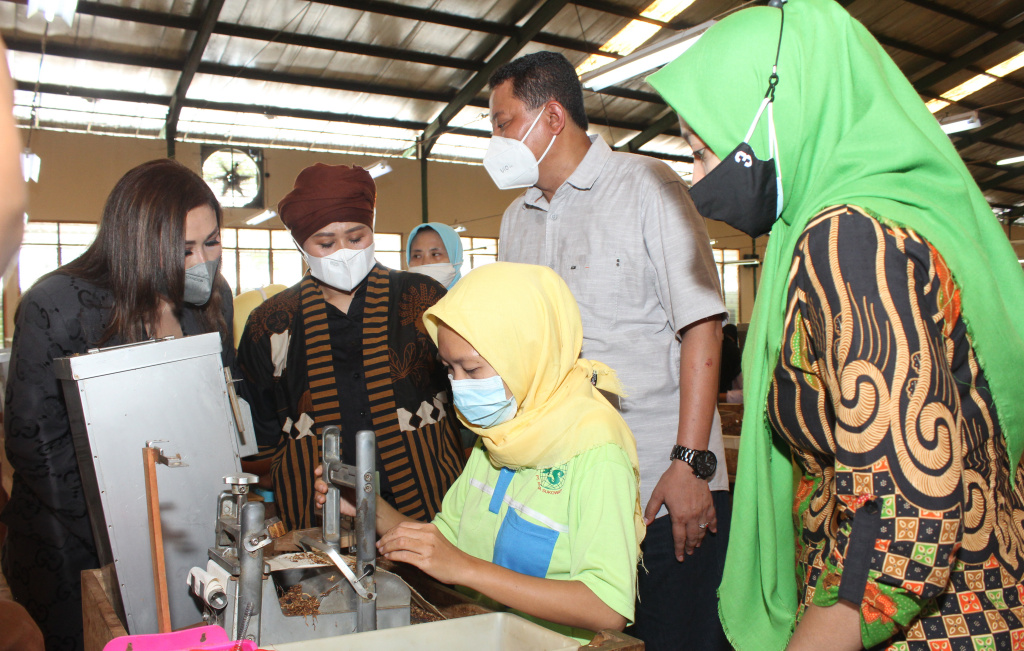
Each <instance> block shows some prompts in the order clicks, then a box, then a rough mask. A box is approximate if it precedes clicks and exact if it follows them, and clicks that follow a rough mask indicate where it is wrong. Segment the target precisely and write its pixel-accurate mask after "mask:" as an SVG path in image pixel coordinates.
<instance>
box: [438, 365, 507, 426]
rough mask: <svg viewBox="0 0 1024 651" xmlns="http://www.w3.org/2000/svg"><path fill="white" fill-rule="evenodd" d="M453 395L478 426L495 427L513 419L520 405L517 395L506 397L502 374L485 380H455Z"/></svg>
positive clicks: (464, 412) (461, 410) (463, 412)
mask: <svg viewBox="0 0 1024 651" xmlns="http://www.w3.org/2000/svg"><path fill="white" fill-rule="evenodd" d="M448 379H450V380H451V382H452V396H453V397H454V399H455V406H456V407H457V408H458V410H459V411H460V412H462V415H463V416H464V417H465V419H466V420H468V421H469V422H470V423H472V424H474V425H476V426H477V427H494V426H495V425H500V424H502V423H504V422H505V421H508V420H512V418H513V417H515V415H516V410H517V409H518V408H519V406H518V405H517V404H516V397H515V396H512V397H511V398H506V397H505V385H504V383H502V381H501V376H500V375H495V376H494V377H489V378H484V379H483V380H454V379H452V377H451V376H450V375H449V376H448Z"/></svg>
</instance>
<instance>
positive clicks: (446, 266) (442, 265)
mask: <svg viewBox="0 0 1024 651" xmlns="http://www.w3.org/2000/svg"><path fill="white" fill-rule="evenodd" d="M409 271H411V272H413V273H414V274H423V275H424V276H429V277H430V278H433V279H434V280H436V281H437V282H439V283H441V284H442V285H443V286H444V288H445V289H450V285H451V284H452V281H453V280H455V265H453V264H452V263H451V262H437V263H434V264H421V265H420V266H418V267H409Z"/></svg>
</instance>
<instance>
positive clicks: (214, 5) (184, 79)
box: [164, 0, 224, 158]
mask: <svg viewBox="0 0 1024 651" xmlns="http://www.w3.org/2000/svg"><path fill="white" fill-rule="evenodd" d="M223 6H224V0H209V1H208V2H207V3H206V8H205V9H204V10H203V20H202V22H201V23H200V25H199V29H198V30H196V35H195V38H194V39H193V40H192V46H191V47H190V48H189V52H188V58H187V59H186V60H185V66H184V68H182V70H181V76H180V77H178V85H177V86H176V87H175V89H174V94H173V95H171V103H170V104H169V105H168V107H167V120H166V122H164V138H165V139H166V140H167V157H168V158H174V139H175V138H176V137H177V136H178V116H179V115H181V103H182V102H183V101H185V96H186V95H188V88H189V86H191V85H192V79H193V78H194V77H195V76H196V70H198V69H199V64H200V63H202V61H203V52H205V51H206V44H207V43H209V42H210V36H211V35H212V34H213V27H214V25H215V24H216V23H217V17H218V16H220V10H221V8H222V7H223Z"/></svg>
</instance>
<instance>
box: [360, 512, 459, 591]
mask: <svg viewBox="0 0 1024 651" xmlns="http://www.w3.org/2000/svg"><path fill="white" fill-rule="evenodd" d="M377 551H378V552H380V554H381V555H382V556H383V557H384V558H386V559H388V560H389V561H401V562H403V563H408V564H410V565H415V566H416V567H418V568H420V569H421V570H423V571H424V572H426V573H427V574H429V575H430V576H432V577H434V578H435V579H437V580H438V581H441V582H442V583H459V584H463V582H462V581H460V578H459V577H460V574H461V570H462V569H463V568H467V569H468V565H467V561H471V560H476V559H474V558H473V557H472V556H469V555H468V554H466V553H465V552H464V551H462V550H460V549H459V548H458V547H456V546H455V545H453V544H452V543H451V542H449V541H448V539H447V538H445V537H444V536H443V535H441V532H440V531H438V530H437V527H435V526H434V525H432V524H430V523H428V522H417V521H409V522H403V523H401V524H399V525H396V526H395V527H393V528H391V529H390V530H389V531H388V532H387V533H385V534H384V535H383V536H381V538H380V540H379V541H377Z"/></svg>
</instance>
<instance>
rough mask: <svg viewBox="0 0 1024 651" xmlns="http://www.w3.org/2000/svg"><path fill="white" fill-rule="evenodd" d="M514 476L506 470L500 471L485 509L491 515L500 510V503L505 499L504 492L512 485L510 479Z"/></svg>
mask: <svg viewBox="0 0 1024 651" xmlns="http://www.w3.org/2000/svg"><path fill="white" fill-rule="evenodd" d="M515 474H516V473H514V472H513V471H512V470H510V469H508V468H502V469H501V473H499V474H498V482H497V483H498V485H497V486H495V487H494V493H492V494H491V503H490V506H488V507H487V508H488V510H489V511H490V512H491V513H495V514H497V513H498V511H500V510H501V501H502V500H504V499H505V491H507V490H508V485H509V484H511V483H512V477H513V476H515Z"/></svg>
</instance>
